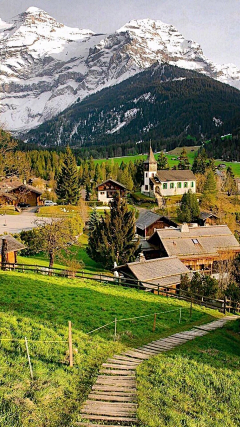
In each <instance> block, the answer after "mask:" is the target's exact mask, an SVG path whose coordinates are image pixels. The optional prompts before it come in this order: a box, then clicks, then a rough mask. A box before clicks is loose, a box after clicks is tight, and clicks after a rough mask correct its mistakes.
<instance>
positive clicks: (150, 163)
mask: <svg viewBox="0 0 240 427" xmlns="http://www.w3.org/2000/svg"><path fill="white" fill-rule="evenodd" d="M156 174H157V161H156V159H155V157H154V154H153V150H152V147H151V143H150V147H149V155H148V157H147V159H146V160H145V161H144V185H143V187H142V192H149V191H150V179H151V178H154V176H155V175H156Z"/></svg>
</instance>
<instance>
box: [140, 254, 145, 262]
mask: <svg viewBox="0 0 240 427" xmlns="http://www.w3.org/2000/svg"><path fill="white" fill-rule="evenodd" d="M145 261H146V259H145V256H144V255H143V252H140V254H139V262H145Z"/></svg>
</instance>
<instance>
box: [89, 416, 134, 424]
mask: <svg viewBox="0 0 240 427" xmlns="http://www.w3.org/2000/svg"><path fill="white" fill-rule="evenodd" d="M81 417H82V418H85V419H86V420H101V421H122V422H135V423H136V421H137V418H136V417H134V416H131V417H118V416H116V417H112V416H104V415H102V416H100V415H91V414H81Z"/></svg>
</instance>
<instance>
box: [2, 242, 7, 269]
mask: <svg viewBox="0 0 240 427" xmlns="http://www.w3.org/2000/svg"><path fill="white" fill-rule="evenodd" d="M6 263H7V240H6V239H2V270H6Z"/></svg>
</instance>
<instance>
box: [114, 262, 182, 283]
mask: <svg viewBox="0 0 240 427" xmlns="http://www.w3.org/2000/svg"><path fill="white" fill-rule="evenodd" d="M124 267H125V268H126V267H127V268H128V269H129V270H130V272H131V273H132V275H133V276H134V277H135V278H136V279H137V280H139V281H140V282H149V286H148V285H147V284H145V283H144V284H143V286H144V287H146V288H151V284H153V285H158V284H159V285H160V286H172V285H177V284H179V283H180V280H181V275H182V274H190V271H189V269H188V268H187V267H186V266H185V265H184V264H183V263H182V262H181V261H180V259H178V258H177V257H176V256H173V257H166V258H156V259H151V260H148V261H138V262H131V263H127V264H126V266H119V267H117V268H116V269H115V270H118V271H119V272H121V270H123V269H124Z"/></svg>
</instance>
